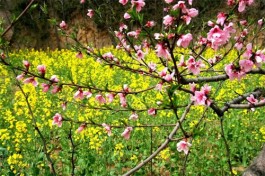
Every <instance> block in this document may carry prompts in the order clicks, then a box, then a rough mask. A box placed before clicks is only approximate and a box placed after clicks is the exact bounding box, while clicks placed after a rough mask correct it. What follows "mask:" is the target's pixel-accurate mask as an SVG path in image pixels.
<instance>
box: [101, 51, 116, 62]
mask: <svg viewBox="0 0 265 176" xmlns="http://www.w3.org/2000/svg"><path fill="white" fill-rule="evenodd" d="M102 57H103V58H104V59H109V60H113V59H114V55H113V54H112V53H111V52H107V53H105V54H103V55H102Z"/></svg>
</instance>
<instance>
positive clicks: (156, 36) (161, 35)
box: [154, 33, 164, 40]
mask: <svg viewBox="0 0 265 176" xmlns="http://www.w3.org/2000/svg"><path fill="white" fill-rule="evenodd" d="M154 36H155V39H156V40H159V39H161V38H163V37H164V34H161V33H154Z"/></svg>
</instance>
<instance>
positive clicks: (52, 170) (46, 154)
mask: <svg viewBox="0 0 265 176" xmlns="http://www.w3.org/2000/svg"><path fill="white" fill-rule="evenodd" d="M17 86H18V87H19V89H20V90H21V92H22V94H23V96H24V98H25V100H26V103H27V106H28V109H29V112H30V115H31V117H32V121H33V123H34V125H33V126H34V129H35V130H36V131H37V133H38V134H39V136H40V138H41V140H42V143H43V150H44V154H45V156H46V158H47V160H48V162H49V164H50V167H51V172H52V174H53V175H56V171H55V168H54V163H53V161H52V159H51V157H50V154H49V153H48V149H47V143H46V140H45V138H44V136H43V135H42V133H41V131H40V129H39V127H38V125H37V123H36V120H35V117H34V114H33V111H32V109H31V105H30V103H29V101H28V96H27V95H26V93H25V92H24V90H23V88H22V87H21V85H20V84H19V82H17Z"/></svg>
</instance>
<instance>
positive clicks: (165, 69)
mask: <svg viewBox="0 0 265 176" xmlns="http://www.w3.org/2000/svg"><path fill="white" fill-rule="evenodd" d="M166 75H167V67H165V68H164V69H163V70H162V71H161V72H159V76H161V77H164V76H166Z"/></svg>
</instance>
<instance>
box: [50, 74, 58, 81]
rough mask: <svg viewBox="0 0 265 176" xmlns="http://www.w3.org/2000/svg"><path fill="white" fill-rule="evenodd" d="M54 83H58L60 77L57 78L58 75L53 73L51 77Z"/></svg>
mask: <svg viewBox="0 0 265 176" xmlns="http://www.w3.org/2000/svg"><path fill="white" fill-rule="evenodd" d="M50 80H51V81H52V82H53V83H58V82H59V79H58V78H57V76H56V75H52V77H51V79H50Z"/></svg>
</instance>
